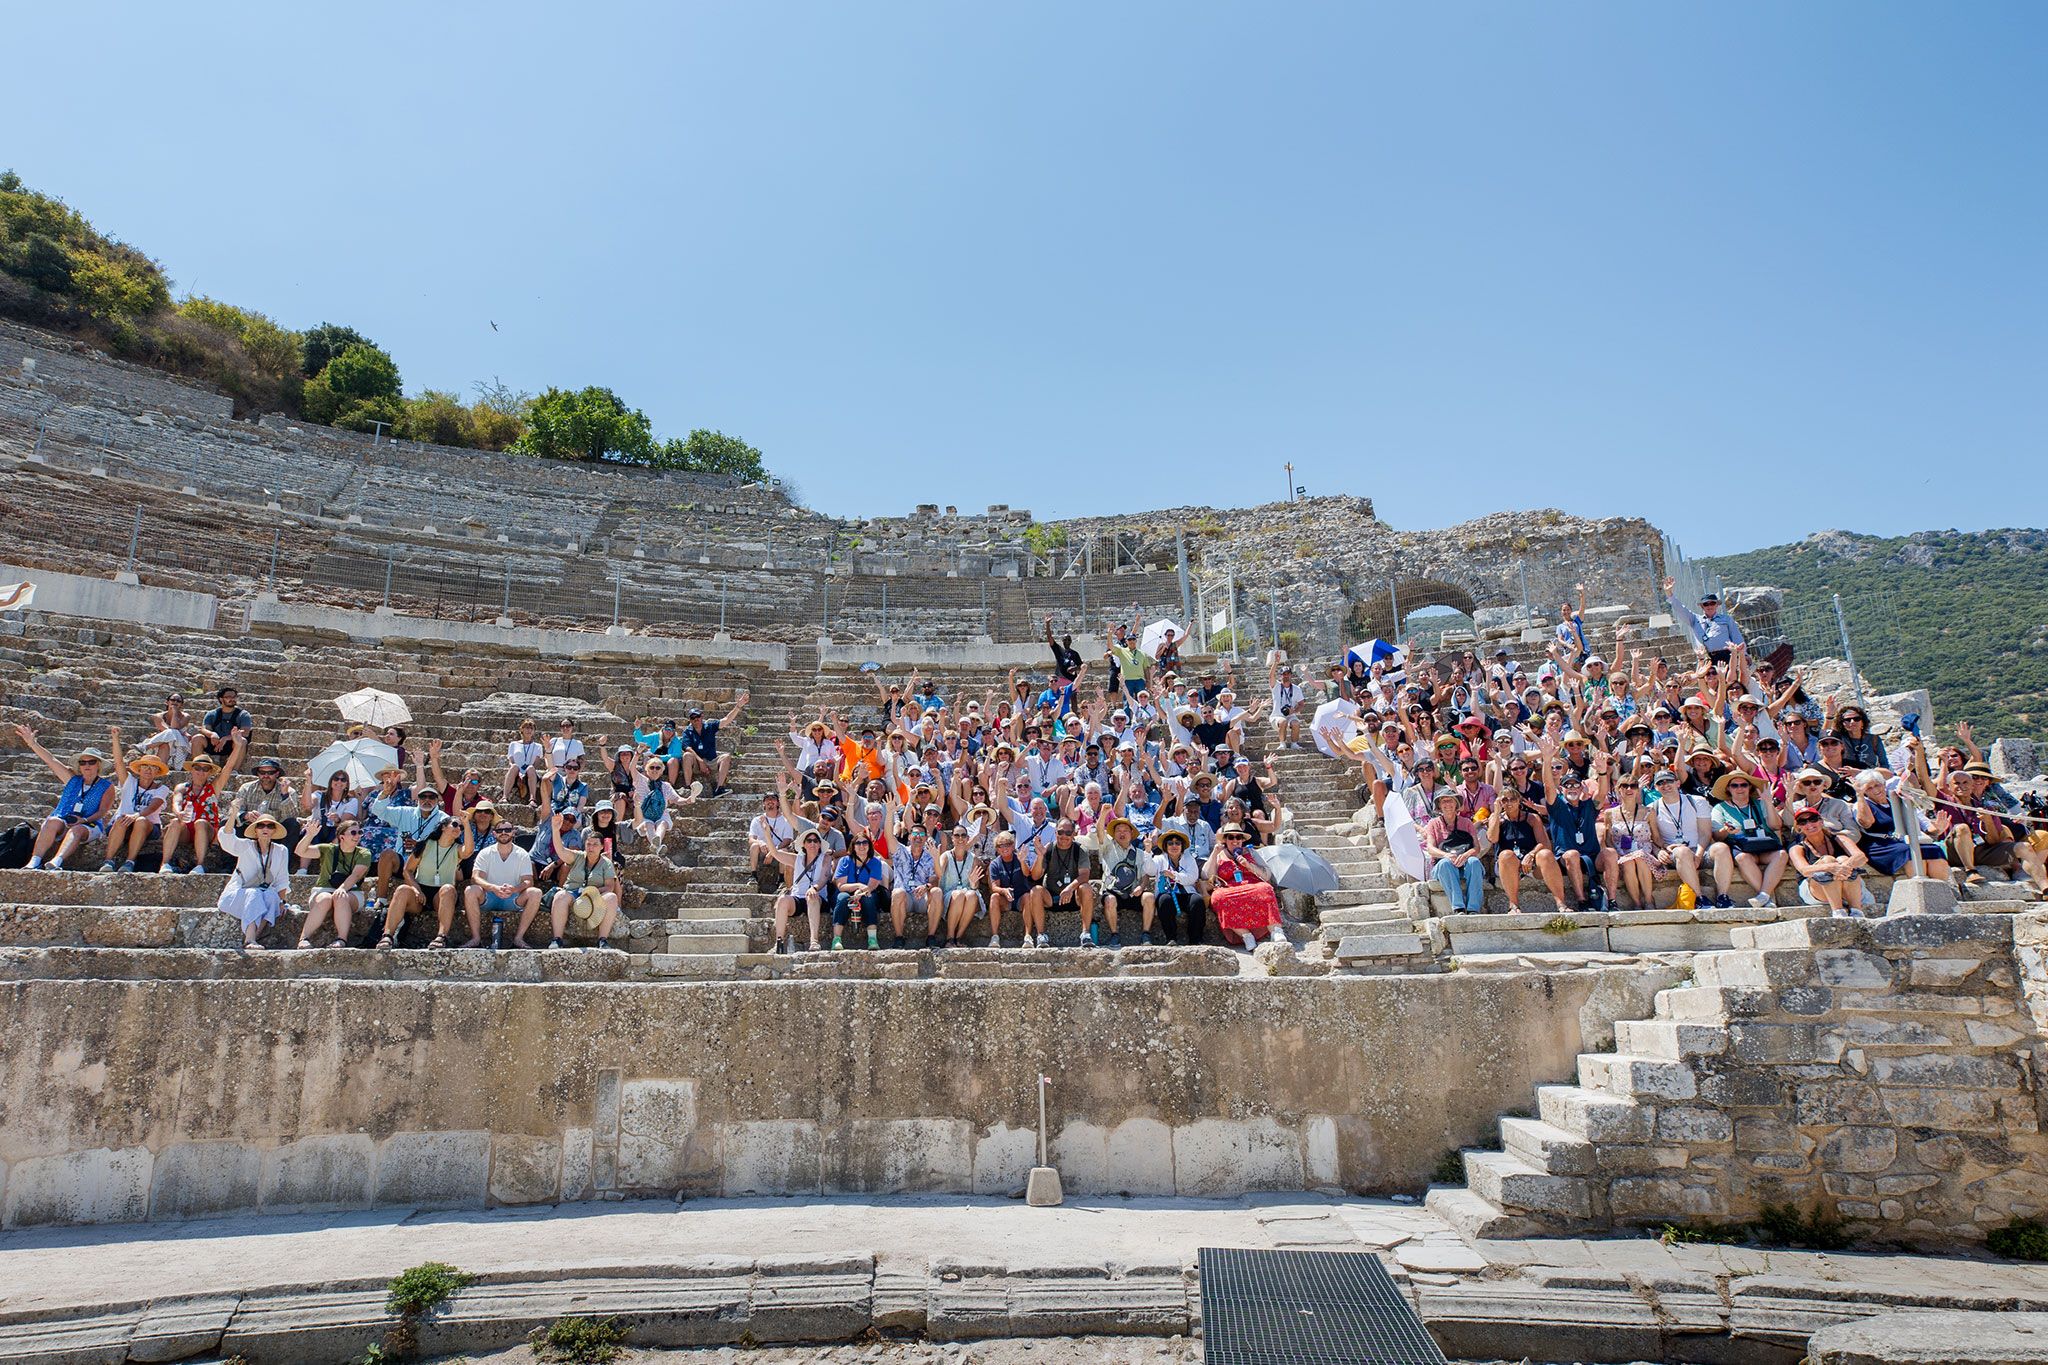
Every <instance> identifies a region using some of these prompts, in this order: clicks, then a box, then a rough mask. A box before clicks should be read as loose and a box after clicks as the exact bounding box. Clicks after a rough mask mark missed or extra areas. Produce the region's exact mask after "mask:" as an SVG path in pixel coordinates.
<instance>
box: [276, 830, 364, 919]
mask: <svg viewBox="0 0 2048 1365" xmlns="http://www.w3.org/2000/svg"><path fill="white" fill-rule="evenodd" d="M318 835H319V831H318V830H316V829H313V828H312V827H310V826H308V827H307V829H306V835H305V837H304V838H302V839H300V840H299V846H298V847H297V848H296V849H294V850H293V852H294V853H296V854H298V857H299V862H300V864H301V865H305V864H308V863H310V864H312V866H313V868H314V871H313V886H314V890H313V894H312V895H310V896H308V897H307V898H306V923H305V927H304V928H302V929H300V930H299V946H300V947H301V948H310V947H312V946H313V935H314V934H316V933H318V932H319V930H320V925H321V923H322V922H323V921H325V920H326V919H327V917H328V916H329V915H332V916H333V917H334V946H335V947H337V948H346V947H347V946H348V931H349V924H350V922H351V921H352V920H353V919H354V918H355V916H356V914H357V912H359V911H360V910H361V909H362V908H363V878H365V877H367V876H369V875H370V864H371V862H372V861H373V859H372V858H371V857H370V851H369V850H368V849H366V848H364V847H363V826H362V824H361V822H360V821H356V820H346V819H345V820H343V821H342V822H341V823H340V824H339V825H337V826H336V827H335V830H334V837H333V838H332V839H329V840H326V841H324V842H322V841H320V840H319V839H318Z"/></svg>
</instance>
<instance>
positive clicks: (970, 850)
mask: <svg viewBox="0 0 2048 1365" xmlns="http://www.w3.org/2000/svg"><path fill="white" fill-rule="evenodd" d="M948 838H949V840H950V842H951V844H952V847H951V848H949V849H947V850H946V852H945V853H944V854H942V855H941V856H940V858H939V897H940V899H941V900H942V901H943V903H944V905H945V907H946V946H947V947H948V948H957V947H959V946H960V936H961V935H962V934H964V933H966V932H967V926H968V925H970V924H972V923H973V922H974V921H975V920H976V919H977V918H978V917H979V916H980V915H981V913H982V910H983V901H982V896H981V892H980V891H979V890H978V889H977V887H978V886H979V884H980V882H981V878H982V871H981V860H980V859H979V858H977V857H976V856H975V854H974V831H973V830H971V829H969V828H967V826H965V825H955V826H954V827H953V829H952V831H951V832H950V834H949V836H948Z"/></svg>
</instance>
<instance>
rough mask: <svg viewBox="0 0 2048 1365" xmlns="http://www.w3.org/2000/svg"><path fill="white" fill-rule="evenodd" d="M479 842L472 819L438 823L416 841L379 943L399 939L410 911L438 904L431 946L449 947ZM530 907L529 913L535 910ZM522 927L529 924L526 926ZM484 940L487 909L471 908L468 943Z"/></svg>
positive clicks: (392, 944)
mask: <svg viewBox="0 0 2048 1365" xmlns="http://www.w3.org/2000/svg"><path fill="white" fill-rule="evenodd" d="M475 854H476V843H475V840H474V838H473V836H472V835H471V833H470V823H469V821H467V820H443V821H441V823H440V824H438V825H436V826H435V827H434V829H433V831H432V833H430V834H429V835H428V836H427V838H426V839H425V841H424V842H422V843H420V844H417V845H415V846H414V848H413V851H412V857H410V858H408V859H406V860H405V868H404V880H403V881H402V882H401V883H400V884H399V885H398V886H397V887H396V888H394V889H393V890H392V892H391V908H390V910H388V911H386V912H385V915H384V936H383V937H382V938H380V939H378V940H377V946H378V947H379V948H392V947H396V946H397V944H398V931H399V929H400V927H401V926H403V925H404V924H405V917H406V916H407V915H411V914H415V913H417V912H419V911H421V910H424V909H426V908H427V907H428V906H429V905H431V906H433V907H434V915H435V921H436V922H435V934H434V938H433V941H432V942H430V943H428V944H427V946H428V947H429V948H446V947H447V946H448V933H449V931H450V930H451V929H453V928H454V927H455V899H456V895H457V892H458V891H459V889H460V887H461V884H462V863H463V860H464V859H466V858H471V857H474V856H475ZM532 913H533V912H532V911H531V910H529V911H528V912H527V914H528V915H529V916H531V915H532ZM520 927H521V928H522V929H524V928H525V926H524V925H523V924H522V925H521V926H520ZM483 941H484V936H483V915H482V912H481V908H480V907H478V906H471V907H470V908H469V942H468V943H467V944H464V945H463V946H464V947H474V946H476V945H477V944H480V943H482V942H483Z"/></svg>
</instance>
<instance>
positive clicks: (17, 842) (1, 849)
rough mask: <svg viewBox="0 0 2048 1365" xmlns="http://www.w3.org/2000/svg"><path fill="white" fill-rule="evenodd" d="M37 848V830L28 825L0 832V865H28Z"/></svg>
mask: <svg viewBox="0 0 2048 1365" xmlns="http://www.w3.org/2000/svg"><path fill="white" fill-rule="evenodd" d="M35 848H36V832H35V831H34V830H33V829H30V828H29V827H28V826H27V825H16V826H15V827H14V828H13V829H10V830H7V831H5V832H0V867H27V866H28V860H29V856H30V855H31V854H33V853H34V852H35Z"/></svg>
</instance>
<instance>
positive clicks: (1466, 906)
mask: <svg viewBox="0 0 2048 1365" xmlns="http://www.w3.org/2000/svg"><path fill="white" fill-rule="evenodd" d="M1432 875H1434V876H1435V877H1436V881H1437V885H1438V886H1441V887H1442V888H1443V889H1444V890H1445V891H1447V892H1449V893H1450V896H1451V913H1452V914H1454V915H1477V914H1482V913H1484V912H1485V909H1486V864H1485V863H1483V862H1482V861H1480V860H1479V859H1478V858H1471V859H1468V860H1466V863H1465V865H1464V866H1463V867H1459V866H1458V865H1457V864H1456V863H1453V862H1452V861H1451V860H1450V859H1449V858H1439V859H1437V863H1436V871H1435V872H1434V873H1433V874H1432Z"/></svg>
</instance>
